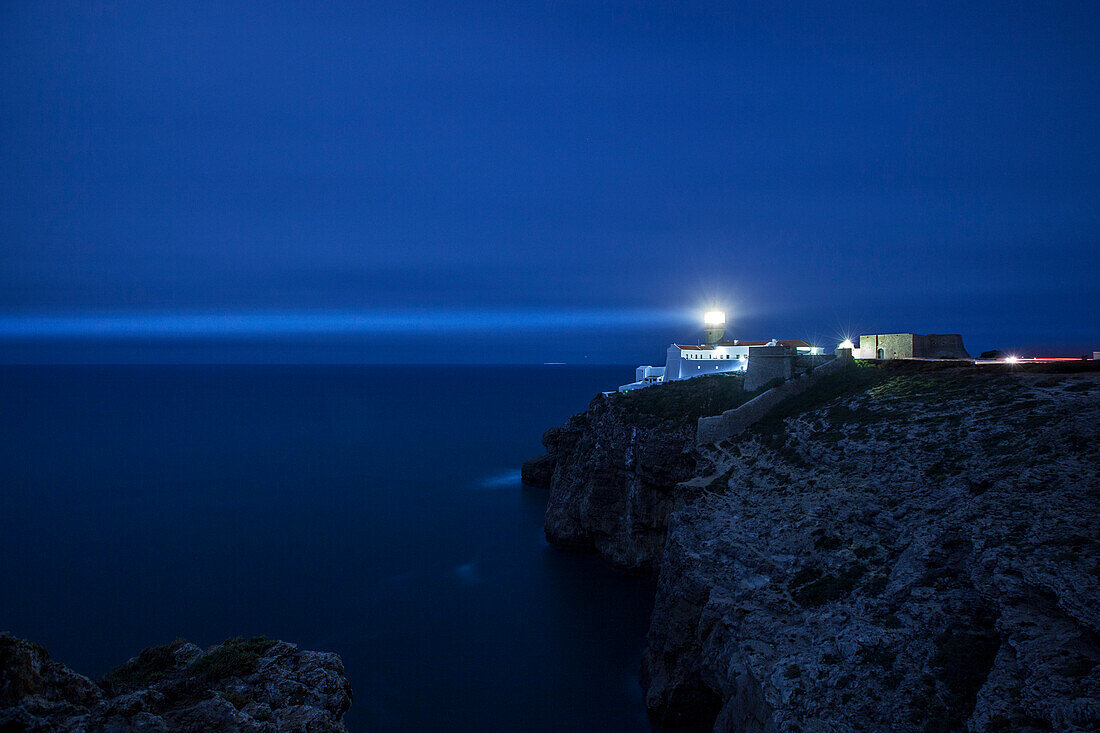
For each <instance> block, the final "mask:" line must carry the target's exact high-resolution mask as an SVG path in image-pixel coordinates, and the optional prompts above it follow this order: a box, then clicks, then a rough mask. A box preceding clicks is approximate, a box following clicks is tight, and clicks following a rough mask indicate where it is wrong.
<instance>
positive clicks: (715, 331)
mask: <svg viewBox="0 0 1100 733" xmlns="http://www.w3.org/2000/svg"><path fill="white" fill-rule="evenodd" d="M725 332H726V314H725V313H723V312H722V311H720V310H718V303H717V302H715V303H714V306H713V307H712V308H711V309H710V310H709V311H707V312H706V313H704V314H703V334H704V335H705V337H706V343H707V345H708V346H714V345H715V344H716V343H718V342H719V341H721V340H722V335H723V334H724V333H725Z"/></svg>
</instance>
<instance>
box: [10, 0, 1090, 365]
mask: <svg viewBox="0 0 1100 733" xmlns="http://www.w3.org/2000/svg"><path fill="white" fill-rule="evenodd" d="M318 5H319V4H315V3H293V4H285V5H282V4H277V3H256V4H254V5H248V6H238V5H237V4H236V3H226V2H212V3H199V2H168V3H155V2H136V3H93V4H88V5H76V4H70V3H40V2H33V3H10V2H7V3H4V4H3V6H2V8H0V361H3V360H16V361H18V360H27V359H30V360H33V359H35V358H42V359H47V360H49V359H53V358H57V359H60V360H65V359H68V358H83V356H79V355H84V356H86V357H87V358H89V359H96V358H113V359H124V360H125V359H131V358H132V359H138V360H140V359H143V358H164V359H170V358H171V357H170V356H165V355H166V354H171V353H177V352H173V349H175V348H176V347H177V346H178V347H179V348H180V349H182V350H183V351H180V352H178V353H184V351H187V349H188V348H190V349H191V350H190V351H187V353H188V354H189V356H186V357H181V358H205V356H209V357H210V358H212V359H218V358H224V359H230V360H232V359H235V358H249V357H246V356H242V355H243V354H245V352H246V351H247V352H248V353H250V354H252V355H253V357H254V358H258V359H261V360H262V359H265V358H271V359H276V360H280V359H290V360H293V359H296V358H302V359H306V360H308V359H325V358H330V357H331V358H334V359H339V360H344V359H352V360H355V359H363V360H367V361H400V360H402V359H403V358H406V356H404V355H403V354H404V353H405V351H406V349H407V348H419V347H420V346H422V345H423V344H426V343H427V344H431V347H430V348H431V349H432V350H433V351H434V352H435V353H436V354H437V355H438V359H439V360H440V361H444V362H448V361H450V362H466V361H479V360H486V359H487V360H491V361H530V362H544V361H568V362H576V361H583V360H588V361H589V362H616V363H620V362H622V363H641V362H649V363H658V362H660V361H661V360H663V354H664V348H665V346H667V344H668V343H669V342H670V341H672V340H674V339H675V340H685V339H691V338H698V330H699V329H698V328H696V327H695V325H694V323H693V320H694V319H697V318H698V313H699V311H701V309H702V308H703V307H705V306H709V305H710V303H711V301H713V300H717V301H718V303H719V304H720V305H721V306H722V307H724V308H725V310H726V311H727V312H728V314H729V316H730V318H729V320H730V329H729V335H730V336H731V337H740V338H772V337H778V338H807V339H811V340H815V341H818V342H819V343H822V344H823V345H826V346H827V347H832V346H833V345H835V344H836V342H837V341H838V340H840V338H843V337H844V336H845V335H848V334H857V333H860V332H867V333H874V332H892V331H914V332H918V333H923V332H961V333H962V334H963V337H964V340H965V343H966V345H967V346H968V348H969V349H970V350H971V352H972V353H974V354H976V353H977V352H978V351H981V350H984V349H991V348H995V347H997V348H1005V349H1024V350H1029V351H1031V352H1038V353H1054V354H1069V355H1079V354H1081V353H1085V352H1090V353H1091V351H1093V350H1094V349H1100V328H1098V319H1097V313H1098V312H1100V248H1098V246H1097V245H1098V238H1100V237H1098V232H1100V208H1098V202H1100V155H1098V154H1100V51H1098V49H1100V38H1098V36H1100V5H1098V4H1096V3H1095V2H1085V3H1069V2H1066V3H1061V2H1059V3H1050V2H1034V3H1011V2H994V3H988V4H985V3H958V2H949V3H916V2H914V3H874V2H863V3H851V4H849V3H820V2H808V3H798V4H780V3H776V2H763V3H736V2H716V3H689V2H668V3H603V2H592V1H591V0H586V1H584V2H575V3H564V2H562V3H556V2H555V3H520V2H500V3H492V4H486V3H479V2H470V1H468V0H467V1H464V2H456V3H444V2H434V3H419V2H410V1H409V0H403V1H402V2H397V3H349V4H347V5H342V4H325V6H324V7H318ZM231 341H232V342H233V343H234V344H235V345H234V346H232V348H231V347H230V346H229V343H230V342H231ZM241 342H247V343H248V344H249V345H248V346H247V348H246V347H241V346H240V343H241ZM93 344H94V345H93ZM196 345H200V346H196ZM196 349H197V350H196ZM233 349H236V351H233ZM241 349H244V350H243V351H242V350H241ZM249 350H250V351H249ZM154 352H155V353H157V354H159V356H157V357H149V356H148V355H149V354H151V353H154ZM107 353H109V354H111V356H107V357H104V356H103V355H104V354H107ZM196 354H197V355H198V356H196ZM74 355H77V356H74Z"/></svg>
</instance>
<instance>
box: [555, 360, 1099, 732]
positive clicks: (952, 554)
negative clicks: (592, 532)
mask: <svg viewBox="0 0 1100 733" xmlns="http://www.w3.org/2000/svg"><path fill="white" fill-rule="evenodd" d="M609 409H613V408H609ZM589 412H591V408H590V410H589ZM585 425H587V426H588V428H589V429H590V430H593V431H598V430H600V429H602V428H601V426H600V425H599V424H598V423H585ZM576 427H577V428H579V427H581V425H577V426H576ZM622 437H625V436H620V438H617V439H616V440H619V439H621V438H622ZM601 440H602V438H601V436H599V435H589V436H584V437H580V438H577V439H576V443H577V444H587V445H592V444H596V443H600V442H601ZM564 445H565V444H564V443H563V444H562V446H563V447H564ZM633 450H634V454H635V455H637V454H639V453H642V452H644V451H645V447H644V446H640V445H638V443H637V440H635V442H634V444H633ZM589 454H590V455H593V454H592V453H589ZM679 456H680V454H679V453H678V454H677V459H676V460H677V461H680V460H682V461H684V463H685V464H686V463H688V459H687V458H680V457H679ZM572 460H581V459H580V458H579V457H578V458H575V459H574V458H570V457H569V456H568V455H566V454H559V455H558V457H557V458H556V460H555V462H556V465H570V461H572ZM649 460H650V461H656V462H659V461H660V459H659V458H658V457H656V456H653V457H651V458H650V459H649ZM694 464H695V466H696V475H695V476H694V477H693V478H691V479H688V480H685V481H683V482H681V483H680V484H678V485H677V486H675V487H673V488H672V490H671V491H667V492H666V491H664V490H663V489H662V493H661V501H662V502H664V505H665V506H666V507H667V509H666V514H665V535H666V539H665V542H664V544H663V548H662V550H661V553H660V557H659V559H657V560H655V561H654V563H653V566H654V567H655V568H659V578H658V583H657V597H656V602H655V608H654V612H653V616H652V619H651V626H650V631H649V635H648V642H647V651H646V654H645V658H644V661H643V670H642V680H643V687H644V688H645V692H646V704H647V708H648V710H649V714H650V717H651V720H652V721H653V723H654V726H655V727H656V728H657V729H661V730H716V731H816V730H832V731H855V730H896V731H956V730H968V731H1009V730H1012V731H1047V730H1059V731H1086V730H1096V729H1098V728H1100V702H1098V701H1100V668H1098V667H1097V663H1098V662H1100V621H1098V619H1100V537H1098V533H1097V528H1098V527H1100V374H1097V373H1096V372H1089V373H1080V374H1041V373H1028V372H1026V371H1022V370H1021V371H1007V370H997V371H990V370H982V369H978V368H974V367H966V368H959V367H949V368H943V367H941V366H939V365H934V364H927V363H924V364H921V363H912V362H910V363H908V364H906V363H902V362H899V363H893V364H887V365H885V366H880V367H870V366H864V367H853V368H851V369H848V370H845V371H844V372H843V373H838V374H835V375H830V376H829V377H827V378H824V379H822V380H821V381H820V383H818V384H817V385H815V386H814V387H813V388H812V389H810V390H808V391H807V392H805V393H804V394H802V395H800V396H798V397H795V398H792V399H791V400H788V401H787V402H785V403H783V404H782V405H780V406H779V407H778V408H777V409H776V410H775V411H774V412H773V413H772V414H770V415H769V416H767V417H766V418H765V419H764V420H762V421H761V422H760V423H758V424H756V425H755V426H753V427H751V428H750V429H748V430H747V431H746V432H744V433H743V434H741V435H740V436H738V437H737V438H735V439H733V440H731V441H725V442H723V443H720V444H718V445H713V444H712V445H709V446H703V447H701V448H699V449H698V451H697V452H696V453H695V454H694ZM593 468H595V467H593ZM556 470H557V469H555V471H556ZM570 471H571V472H572V473H573V474H574V475H583V474H584V472H585V471H584V468H583V466H581V465H571V466H570ZM555 476H556V474H555ZM563 498H564V497H563ZM551 499H553V496H551ZM630 500H631V501H634V502H636V503H645V500H644V499H640V498H634V497H631V499H630ZM614 503H615V502H607V505H613V504H614ZM586 510H587V509H586V506H585V505H583V504H582V505H579V506H576V507H572V508H557V509H555V513H554V514H553V515H551V512H550V511H549V510H548V513H547V531H548V535H549V533H550V522H551V520H555V519H556V517H558V516H561V515H562V514H578V515H580V517H581V521H583V518H584V513H585V511H586ZM619 542H620V543H622V544H626V543H627V542H628V540H627V539H626V538H625V537H623V538H622V539H620V540H619Z"/></svg>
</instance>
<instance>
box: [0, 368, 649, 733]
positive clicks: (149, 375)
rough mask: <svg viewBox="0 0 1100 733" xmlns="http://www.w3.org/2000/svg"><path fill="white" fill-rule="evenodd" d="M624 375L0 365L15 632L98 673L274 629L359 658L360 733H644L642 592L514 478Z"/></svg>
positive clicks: (3, 565)
mask: <svg viewBox="0 0 1100 733" xmlns="http://www.w3.org/2000/svg"><path fill="white" fill-rule="evenodd" d="M631 374H632V369H631V368H628V367H570V366H545V367H536V366H530V367H505V366H489V367H477V366H456V367H415V368H410V367H393V366H346V365H345V366H316V365H310V366H163V365H152V366H47V367H43V366H3V367H0V630H7V631H10V632H12V633H13V634H15V635H16V636H20V637H25V638H29V639H33V640H35V641H37V642H40V643H41V644H43V645H44V646H46V648H47V649H49V650H50V653H51V655H52V656H53V658H55V659H58V660H60V661H62V662H64V663H66V664H68V665H69V666H71V667H73V668H74V669H76V670H77V671H80V672H83V673H85V674H88V675H91V676H98V675H101V674H103V673H105V672H106V671H108V670H109V669H110V668H111V667H113V666H115V665H117V664H119V663H121V662H123V661H125V660H126V659H127V658H129V657H130V656H133V655H134V654H136V653H137V652H138V651H140V650H141V649H142V648H144V647H146V646H151V645H156V644H164V643H167V642H170V641H172V640H173V639H176V638H177V637H183V638H186V639H189V640H191V641H194V642H195V643H197V644H200V645H203V646H206V645H209V644H212V643H215V642H218V641H221V640H223V639H225V638H227V637H232V636H253V635H261V634H262V635H266V636H268V637H271V638H278V639H285V640H288V641H291V642H294V643H296V644H298V645H299V646H301V647H303V648H306V649H318V650H329V651H335V652H337V653H339V654H340V656H341V657H343V660H344V664H345V666H346V669H347V673H348V677H349V678H350V680H351V683H352V686H353V688H354V693H355V702H354V704H353V705H352V708H351V712H350V713H349V714H348V715H347V717H346V719H345V720H346V722H347V724H348V726H349V728H350V729H351V730H353V731H368V730H370V731H373V730H393V731H398V730H400V731H407V730H459V731H462V730H468V731H474V730H476V731H485V730H529V731H562V730H599V731H632V730H645V729H647V728H648V726H647V724H646V720H645V714H644V706H643V702H642V695H641V691H640V689H639V686H638V667H639V662H640V659H641V653H642V648H643V644H644V640H645V632H646V628H647V624H648V617H649V612H650V609H651V602H652V587H651V585H650V584H649V583H648V582H647V581H644V580H639V579H636V578H628V577H624V576H621V575H618V574H615V573H614V572H612V571H610V570H608V569H607V568H606V567H605V566H604V565H603V564H602V563H601V562H600V561H599V560H598V559H597V558H595V557H593V556H589V555H576V554H568V553H563V552H560V551H557V550H554V549H552V548H550V547H549V546H547V544H546V542H545V540H544V538H543V531H542V515H543V509H544V507H545V502H546V495H545V492H544V491H541V490H537V489H530V488H524V487H522V486H521V485H520V478H519V469H520V465H521V463H522V462H523V460H524V459H525V458H528V457H530V456H532V455H536V454H538V453H540V452H541V446H540V443H539V438H540V436H541V435H542V432H543V431H544V430H545V429H546V428H547V427H550V426H552V425H557V424H560V423H562V422H563V421H564V420H565V418H567V417H568V416H569V415H570V414H572V413H574V412H577V411H579V410H583V409H584V408H585V406H586V405H587V404H588V401H589V400H590V399H591V398H592V397H593V396H594V395H595V394H596V393H597V392H598V391H599V390H601V389H610V388H613V387H614V386H615V385H617V384H620V383H622V382H625V381H629V379H630V377H631Z"/></svg>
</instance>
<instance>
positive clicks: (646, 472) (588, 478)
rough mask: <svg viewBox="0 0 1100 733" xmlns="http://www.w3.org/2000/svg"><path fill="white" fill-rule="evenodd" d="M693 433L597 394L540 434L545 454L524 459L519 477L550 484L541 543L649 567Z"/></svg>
mask: <svg viewBox="0 0 1100 733" xmlns="http://www.w3.org/2000/svg"><path fill="white" fill-rule="evenodd" d="M693 422H694V421H691V423H693ZM694 437H695V429H694V424H690V423H688V422H685V421H681V422H674V421H671V420H660V419H654V420H645V421H639V420H637V419H634V418H633V417H632V416H630V415H627V414H624V412H623V410H622V409H621V407H620V405H619V404H618V403H617V401H616V400H614V399H606V398H603V397H597V398H596V399H594V400H593V401H592V403H591V404H590V405H589V407H588V411H587V412H584V413H581V414H579V415H574V416H573V417H572V418H570V420H569V422H568V423H567V424H566V425H565V426H564V427H562V428H551V429H550V430H548V431H546V434H545V435H544V436H543V438H542V442H543V445H544V446H545V447H546V451H547V454H546V455H545V456H540V457H538V458H535V459H532V460H530V461H528V462H527V463H526V464H525V465H524V467H523V476H524V480H525V481H527V482H528V483H530V484H532V485H535V486H546V487H548V488H549V489H550V495H549V498H548V501H547V506H546V521H545V528H546V538H547V540H549V541H550V542H551V543H552V544H555V545H558V546H560V547H567V548H573V549H594V550H596V551H598V552H599V553H600V554H601V555H603V557H605V558H606V559H607V560H608V561H609V562H611V563H612V564H613V565H615V566H616V567H618V568H621V569H623V570H626V571H631V572H639V573H652V572H654V571H655V568H656V563H657V561H658V559H659V558H660V556H661V552H662V550H663V548H664V544H665V528H666V522H667V519H668V512H669V509H670V508H671V506H672V491H673V488H674V487H675V486H676V484H677V483H679V482H681V481H684V480H686V479H688V478H690V477H691V476H692V475H694V472H695V458H694V455H693V446H692V443H693V441H694Z"/></svg>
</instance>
